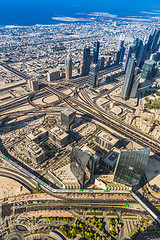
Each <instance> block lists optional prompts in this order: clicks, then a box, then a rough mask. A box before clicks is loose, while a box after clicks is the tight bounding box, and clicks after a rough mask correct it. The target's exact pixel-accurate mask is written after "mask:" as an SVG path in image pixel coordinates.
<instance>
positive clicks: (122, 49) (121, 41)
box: [116, 35, 125, 64]
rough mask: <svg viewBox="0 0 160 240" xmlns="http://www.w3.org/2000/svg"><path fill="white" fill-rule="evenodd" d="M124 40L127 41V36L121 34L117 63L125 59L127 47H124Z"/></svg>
mask: <svg viewBox="0 0 160 240" xmlns="http://www.w3.org/2000/svg"><path fill="white" fill-rule="evenodd" d="M124 41H125V36H122V35H121V36H120V41H119V50H118V52H117V59H116V63H117V64H119V63H121V62H122V61H123V57H124V53H125V47H124Z"/></svg>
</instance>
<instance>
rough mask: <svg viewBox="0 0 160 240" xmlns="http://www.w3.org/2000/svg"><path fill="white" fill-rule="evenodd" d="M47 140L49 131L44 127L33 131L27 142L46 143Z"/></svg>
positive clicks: (27, 137)
mask: <svg viewBox="0 0 160 240" xmlns="http://www.w3.org/2000/svg"><path fill="white" fill-rule="evenodd" d="M47 138H48V131H47V130H46V129H45V128H43V127H41V128H39V129H35V130H33V131H32V132H31V133H30V134H28V135H27V136H26V140H27V141H29V142H30V141H34V142H36V143H38V142H42V141H45V140H47Z"/></svg>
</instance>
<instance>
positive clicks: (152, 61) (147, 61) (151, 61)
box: [145, 59, 156, 65]
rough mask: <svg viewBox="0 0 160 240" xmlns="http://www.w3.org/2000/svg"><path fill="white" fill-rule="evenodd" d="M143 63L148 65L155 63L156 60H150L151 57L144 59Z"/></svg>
mask: <svg viewBox="0 0 160 240" xmlns="http://www.w3.org/2000/svg"><path fill="white" fill-rule="evenodd" d="M145 63H146V64H148V65H154V64H156V62H155V61H154V60H151V59H148V60H146V61H145Z"/></svg>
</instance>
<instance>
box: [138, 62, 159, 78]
mask: <svg viewBox="0 0 160 240" xmlns="http://www.w3.org/2000/svg"><path fill="white" fill-rule="evenodd" d="M155 66H156V62H155V61H154V60H150V59H149V60H146V61H145V62H144V65H143V67H142V74H141V78H143V79H144V80H150V79H151V78H152V77H153V75H154V67H155Z"/></svg>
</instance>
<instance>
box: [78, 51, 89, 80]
mask: <svg viewBox="0 0 160 240" xmlns="http://www.w3.org/2000/svg"><path fill="white" fill-rule="evenodd" d="M90 65H91V55H90V47H87V46H85V47H84V50H83V53H82V59H81V66H80V74H81V75H82V76H85V75H88V73H89V69H90Z"/></svg>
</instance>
